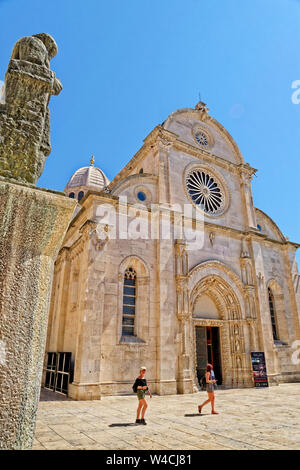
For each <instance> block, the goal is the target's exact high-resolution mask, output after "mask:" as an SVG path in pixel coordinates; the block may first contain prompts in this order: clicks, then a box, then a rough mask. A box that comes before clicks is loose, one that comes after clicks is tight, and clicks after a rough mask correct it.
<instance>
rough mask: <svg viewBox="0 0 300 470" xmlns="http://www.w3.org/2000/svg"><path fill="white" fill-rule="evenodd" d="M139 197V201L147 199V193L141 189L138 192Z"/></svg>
mask: <svg viewBox="0 0 300 470" xmlns="http://www.w3.org/2000/svg"><path fill="white" fill-rule="evenodd" d="M137 198H138V200H139V201H142V202H143V201H146V194H145V193H144V192H143V191H139V192H138V193H137Z"/></svg>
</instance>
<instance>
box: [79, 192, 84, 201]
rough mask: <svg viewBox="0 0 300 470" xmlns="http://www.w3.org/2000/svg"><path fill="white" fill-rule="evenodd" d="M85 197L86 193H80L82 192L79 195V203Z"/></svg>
mask: <svg viewBox="0 0 300 470" xmlns="http://www.w3.org/2000/svg"><path fill="white" fill-rule="evenodd" d="M83 196H84V192H83V191H80V192H79V193H78V202H79V201H81V199H82V198H83Z"/></svg>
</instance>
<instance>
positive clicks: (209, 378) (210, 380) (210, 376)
mask: <svg viewBox="0 0 300 470" xmlns="http://www.w3.org/2000/svg"><path fill="white" fill-rule="evenodd" d="M205 379H206V391H207V393H208V400H206V401H205V402H204V403H202V405H199V406H198V411H199V413H200V414H201V411H202V408H203V406H204V405H206V404H207V403H209V402H210V403H211V414H212V415H218V414H219V413H217V412H216V411H215V387H216V385H215V384H216V382H217V381H216V379H215V373H214V371H213V366H212V365H211V364H207V366H206V374H205Z"/></svg>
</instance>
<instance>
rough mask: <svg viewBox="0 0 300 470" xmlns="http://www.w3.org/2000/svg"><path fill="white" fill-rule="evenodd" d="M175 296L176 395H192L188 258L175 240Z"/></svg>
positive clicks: (181, 243)
mask: <svg viewBox="0 0 300 470" xmlns="http://www.w3.org/2000/svg"><path fill="white" fill-rule="evenodd" d="M175 260H176V295H177V319H178V322H179V331H180V337H181V344H180V349H181V350H180V354H179V357H178V380H177V389H178V393H192V392H193V380H192V376H193V375H192V370H191V368H192V363H191V343H192V339H191V337H190V331H191V314H190V299H189V289H188V276H187V273H188V256H187V252H186V248H185V242H184V241H183V240H176V243H175Z"/></svg>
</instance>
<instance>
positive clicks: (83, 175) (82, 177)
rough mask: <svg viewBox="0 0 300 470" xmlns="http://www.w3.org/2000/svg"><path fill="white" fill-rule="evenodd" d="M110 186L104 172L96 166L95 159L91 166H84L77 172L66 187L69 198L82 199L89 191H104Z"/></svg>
mask: <svg viewBox="0 0 300 470" xmlns="http://www.w3.org/2000/svg"><path fill="white" fill-rule="evenodd" d="M108 184H109V179H108V178H107V177H106V175H105V174H104V172H103V171H102V170H100V168H97V167H95V166H94V158H92V160H91V164H90V166H84V167H82V168H79V169H78V170H76V171H75V173H74V174H73V175H72V176H71V178H70V180H69V182H68V184H67V185H66V187H65V193H66V195H67V196H69V197H72V198H75V199H78V200H79V201H80V199H82V197H83V196H84V194H85V193H86V192H87V191H88V190H94V191H102V190H103V189H104V188H105V187H106V186H107V185H108Z"/></svg>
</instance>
